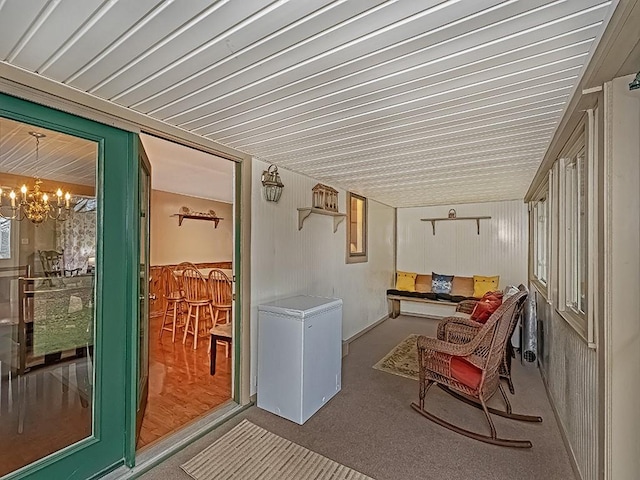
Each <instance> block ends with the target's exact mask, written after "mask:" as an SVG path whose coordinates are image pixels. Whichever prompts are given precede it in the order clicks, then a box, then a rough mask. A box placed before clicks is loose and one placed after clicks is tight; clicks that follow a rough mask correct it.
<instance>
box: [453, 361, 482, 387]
mask: <svg viewBox="0 0 640 480" xmlns="http://www.w3.org/2000/svg"><path fill="white" fill-rule="evenodd" d="M450 368H451V376H452V377H453V378H454V379H456V380H457V381H459V382H460V383H462V384H464V385H466V386H467V387H469V388H473V389H476V388H478V385H480V380H482V370H480V369H479V368H478V367H476V366H475V365H474V364H473V363H469V362H468V361H466V360H465V359H464V358H460V357H452V358H451V363H450Z"/></svg>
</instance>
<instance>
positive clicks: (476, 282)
mask: <svg viewBox="0 0 640 480" xmlns="http://www.w3.org/2000/svg"><path fill="white" fill-rule="evenodd" d="M498 283H500V275H496V276H495V277H481V276H479V275H474V276H473V296H474V297H475V298H482V296H483V295H484V294H485V293H487V292H493V291H495V290H498Z"/></svg>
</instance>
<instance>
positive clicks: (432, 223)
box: [420, 217, 491, 235]
mask: <svg viewBox="0 0 640 480" xmlns="http://www.w3.org/2000/svg"><path fill="white" fill-rule="evenodd" d="M490 218H491V217H455V218H449V217H442V218H421V219H420V220H421V221H423V222H431V228H432V229H433V234H434V235H435V234H436V222H446V221H449V220H475V221H476V226H477V228H478V235H480V220H489V219H490Z"/></svg>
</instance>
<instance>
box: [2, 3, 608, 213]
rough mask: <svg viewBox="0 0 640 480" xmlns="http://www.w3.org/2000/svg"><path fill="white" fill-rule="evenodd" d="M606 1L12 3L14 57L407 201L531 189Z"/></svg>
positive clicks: (5, 11)
mask: <svg viewBox="0 0 640 480" xmlns="http://www.w3.org/2000/svg"><path fill="white" fill-rule="evenodd" d="M611 8H612V6H611V2H608V1H603V0H520V1H517V0H446V1H443V0H421V1H416V0H367V1H364V0H333V1H330V0H313V1H312V0H304V1H303V0H289V1H287V0H277V1H273V0H218V1H211V0H207V1H205V0H137V1H135V2H133V1H124V0H121V1H116V0H84V1H82V2H80V1H73V0H49V1H46V0H30V1H28V2H24V1H20V0H4V1H0V59H2V60H3V61H4V62H6V63H8V64H12V65H15V66H18V67H21V68H23V69H26V70H29V71H32V72H36V73H38V74H40V75H43V76H45V77H48V78H51V79H53V80H56V81H58V82H61V83H65V84H67V85H70V86H72V87H74V88H76V89H79V90H82V91H86V92H89V93H91V94H93V95H96V96H98V97H102V98H105V99H108V100H110V101H112V102H115V103H117V104H119V105H123V106H125V107H128V108H131V109H133V110H136V111H138V112H142V113H144V114H147V115H149V116H151V117H154V118H157V119H160V120H163V121H165V122H167V123H169V124H172V125H177V126H179V127H181V128H183V129H186V130H189V131H192V132H194V133H196V134H199V135H203V136H205V137H207V138H210V139H212V140H215V141H218V142H220V143H222V144H225V145H229V146H231V147H234V148H237V149H239V150H242V151H244V152H246V153H249V154H252V155H255V156H256V157H258V158H260V159H262V160H265V161H267V162H270V163H275V164H277V165H279V166H281V167H285V168H288V169H291V170H294V171H297V172H301V173H304V174H307V175H310V176H312V177H314V178H317V179H319V180H320V181H322V182H324V183H328V184H330V185H334V186H339V187H343V188H346V189H350V190H353V191H356V192H358V193H360V194H363V195H365V196H368V197H370V198H373V199H376V200H379V201H381V202H384V203H387V204H389V205H393V206H413V205H429V204H449V203H460V202H479V201H491V200H502V199H515V198H522V197H523V196H524V194H525V192H526V189H527V187H528V185H529V183H530V182H531V179H532V177H533V175H534V173H535V171H536V169H537V167H538V165H539V163H540V161H541V159H542V156H543V154H544V152H545V150H546V147H547V145H548V144H549V141H550V138H551V135H552V133H553V130H554V128H555V126H556V123H557V122H558V120H559V118H560V116H561V113H562V111H563V108H564V106H565V104H566V102H567V101H568V98H569V95H570V94H571V92H572V89H573V88H574V86H575V85H576V84H577V81H578V79H579V76H580V74H581V71H582V68H583V66H584V64H585V62H586V61H587V60H588V57H589V52H590V51H591V49H592V48H593V47H594V46H595V45H594V40H595V39H597V38H598V36H599V34H600V33H601V31H602V30H603V28H604V20H605V19H606V18H608V17H609V15H610V13H611V12H610V10H611Z"/></svg>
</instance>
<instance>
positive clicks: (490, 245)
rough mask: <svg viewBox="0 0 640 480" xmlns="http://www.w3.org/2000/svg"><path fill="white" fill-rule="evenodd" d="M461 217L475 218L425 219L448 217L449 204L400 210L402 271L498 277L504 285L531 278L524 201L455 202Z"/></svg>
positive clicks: (399, 261)
mask: <svg viewBox="0 0 640 480" xmlns="http://www.w3.org/2000/svg"><path fill="white" fill-rule="evenodd" d="M451 207H453V208H455V209H456V212H457V216H458V217H469V216H490V217H491V219H490V220H481V221H480V235H478V234H477V230H476V223H475V221H473V220H458V221H442V222H437V223H436V234H435V235H433V233H432V228H431V223H430V222H422V221H420V219H421V218H433V217H446V216H447V213H448V211H449V208H450V207H448V206H435V207H415V208H400V209H398V265H397V268H398V270H404V271H409V272H418V273H431V272H432V271H434V272H437V273H442V274H450V275H459V276H473V275H488V276H489V275H500V287H501V288H502V287H504V286H505V285H508V284H514V285H518V284H520V283H526V281H527V242H528V222H527V206H526V205H525V204H524V203H523V202H522V201H521V200H513V201H506V202H489V203H474V204H463V205H452V206H451Z"/></svg>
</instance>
